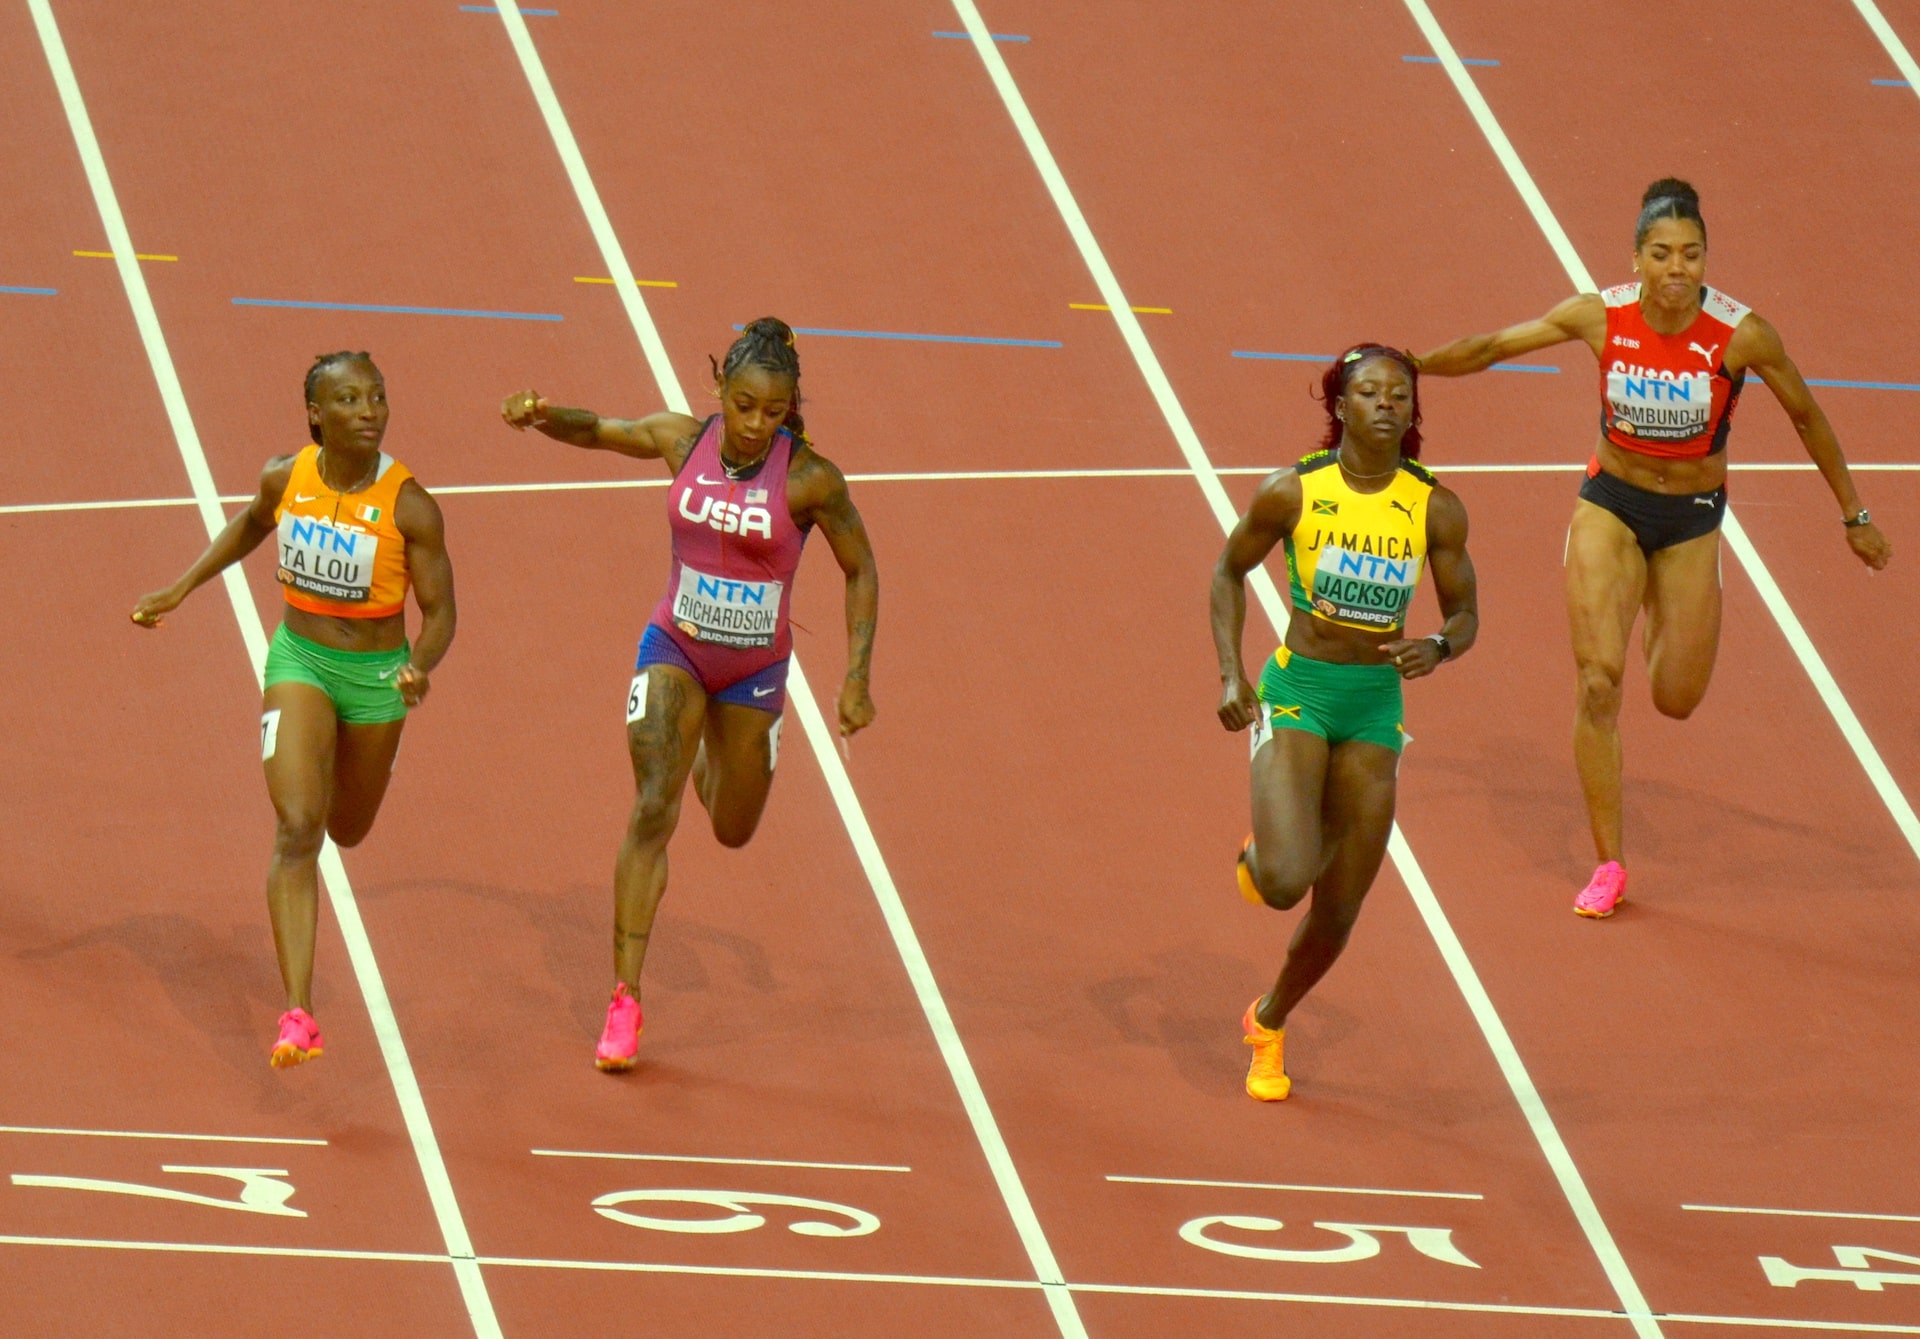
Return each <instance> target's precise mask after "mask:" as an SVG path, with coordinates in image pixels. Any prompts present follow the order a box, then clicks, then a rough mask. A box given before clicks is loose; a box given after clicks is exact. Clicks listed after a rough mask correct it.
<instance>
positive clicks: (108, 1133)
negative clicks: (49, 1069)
mask: <svg viewBox="0 0 1920 1339" xmlns="http://www.w3.org/2000/svg"><path fill="white" fill-rule="evenodd" d="M0 1134H53V1135H81V1136H84V1137H87V1138H91V1139H172V1140H178V1141H180V1142H182V1143H198V1144H306V1145H311V1146H313V1147H316V1148H324V1147H326V1143H327V1141H326V1140H324V1139H288V1138H282V1137H281V1136H279V1135H268V1134H168V1133H166V1132H165V1131H162V1130H68V1129H61V1128H59V1127H56V1126H52V1125H0Z"/></svg>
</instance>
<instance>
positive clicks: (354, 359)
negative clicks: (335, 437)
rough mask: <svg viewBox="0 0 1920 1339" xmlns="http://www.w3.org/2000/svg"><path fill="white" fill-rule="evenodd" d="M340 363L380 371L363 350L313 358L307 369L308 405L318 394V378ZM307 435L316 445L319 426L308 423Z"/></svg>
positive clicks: (369, 355)
mask: <svg viewBox="0 0 1920 1339" xmlns="http://www.w3.org/2000/svg"><path fill="white" fill-rule="evenodd" d="M341 363H365V364H366V365H367V366H368V367H371V368H373V370H374V372H375V373H376V374H378V373H379V371H380V369H379V368H378V367H377V366H375V365H374V361H373V355H372V354H370V353H368V352H367V351H366V350H365V349H360V350H358V351H355V350H351V349H341V350H339V351H338V352H336V353H323V354H321V355H320V356H319V357H317V358H315V359H314V360H313V366H312V367H309V368H308V369H307V403H308V404H312V403H313V397H314V396H315V395H316V394H318V393H319V390H320V378H321V377H322V376H324V375H325V374H326V373H328V372H330V371H332V370H333V369H334V368H335V367H337V366H338V365H339V364H341ZM307 435H308V436H309V437H311V438H313V440H314V442H315V443H318V442H319V441H320V425H319V424H318V423H314V422H311V421H309V422H308V424H307Z"/></svg>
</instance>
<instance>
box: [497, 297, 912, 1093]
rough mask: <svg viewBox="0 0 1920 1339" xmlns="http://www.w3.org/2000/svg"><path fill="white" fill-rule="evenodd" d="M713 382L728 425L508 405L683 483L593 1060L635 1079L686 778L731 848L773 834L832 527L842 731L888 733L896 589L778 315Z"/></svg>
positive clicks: (529, 420) (645, 680)
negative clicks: (812, 433)
mask: <svg viewBox="0 0 1920 1339" xmlns="http://www.w3.org/2000/svg"><path fill="white" fill-rule="evenodd" d="M713 375H714V391H715V393H716V394H717V395H718V397H719V400H720V412H719V413H718V414H715V415H713V416H712V417H710V418H708V419H707V420H705V421H704V422H702V421H701V420H699V419H696V418H690V417H688V416H687V415H685V414H675V413H660V414H653V415H650V416H648V417H646V418H642V419H611V418H601V417H600V416H599V415H598V414H595V413H593V412H592V411H591V410H586V409H563V408H560V407H558V406H554V405H549V404H548V403H547V402H546V400H545V399H543V398H542V397H541V396H540V394H539V393H538V392H537V391H522V392H520V393H519V394H517V395H509V396H508V397H507V399H506V402H505V403H504V404H503V405H502V406H501V408H500V412H501V416H502V417H503V418H505V419H506V421H507V422H508V423H509V424H510V425H511V426H513V427H515V428H529V427H532V428H538V429H539V430H540V431H541V432H543V433H545V434H546V435H547V436H549V437H552V438H554V439H555V440H557V441H562V442H567V443H570V444H571V445H574V446H581V447H587V448H589V449H599V450H606V451H617V452H619V453H620V454H621V455H626V456H632V457H634V458H636V459H640V460H665V461H666V462H667V464H668V466H669V467H670V468H671V469H672V470H673V482H672V483H671V484H670V485H669V486H668V488H667V520H668V524H669V525H670V527H671V528H672V532H673V566H672V569H671V572H670V573H669V576H668V580H667V593H666V598H665V599H663V600H662V601H661V602H660V606H659V608H658V609H656V610H655V611H654V615H653V618H652V621H650V622H649V623H648V625H647V629H646V632H645V634H644V635H643V636H642V637H641V639H640V651H639V655H638V657H637V660H636V663H635V665H634V676H633V682H632V684H631V685H630V686H629V687H628V690H627V749H628V752H629V753H630V754H631V756H632V759H633V777H634V790H635V793H634V801H633V810H632V813H631V815H630V816H629V818H628V820H627V832H626V838H625V840H624V841H623V842H622V843H621V846H620V855H619V859H618V860H617V861H616V863H615V865H614V879H613V881H614V893H613V963H614V975H615V977H616V978H617V982H616V984H615V986H614V990H613V999H612V1000H611V1001H610V1002H609V1004H608V1005H607V1024H606V1029H605V1031H604V1032H603V1033H602V1035H601V1038H600V1044H599V1047H598V1049H597V1050H596V1052H595V1055H594V1063H595V1064H597V1065H599V1067H600V1068H601V1069H604V1070H624V1069H630V1068H632V1066H633V1063H634V1058H635V1056H636V1054H637V1053H638V1050H639V1040H640V1028H641V1014H640V969H641V966H642V964H643V963H644V961H645V959H646V954H647V943H648V940H649V938H650V937H651V936H652V933H653V920H654V915H655V913H656V912H657V911H658V910H659V907H660V898H661V896H662V895H663V894H664V893H665V892H666V889H667V841H668V839H669V838H671V837H672V836H673V831H674V828H675V826H676V825H677V824H678V823H679V821H680V799H681V795H682V793H683V792H684V791H685V790H686V786H687V779H688V778H689V777H691V778H692V779H693V791H694V795H695V796H696V797H697V798H698V799H699V801H700V803H701V804H702V805H703V806H705V808H706V810H707V814H708V816H709V817H710V818H711V819H712V821H713V835H714V836H715V837H716V838H718V839H719V841H720V843H721V845H723V846H734V847H738V846H745V845H746V844H747V842H748V840H749V839H750V838H751V837H752V836H753V833H754V829H755V828H756V827H758V826H759V824H760V815H761V812H762V811H763V810H764V809H765V808H766V804H767V792H768V790H769V788H770V787H771V786H772V784H773V768H774V764H775V762H776V761H777V760H778V759H779V756H780V713H781V709H782V707H783V706H784V705H785V703H786V691H787V662H788V657H789V656H790V655H791V653H792V648H793V635H792V632H791V629H790V628H789V626H788V622H789V619H788V614H789V609H790V604H791V601H792V598H793V578H794V574H795V572H796V571H798V569H799V566H800V551H801V548H802V546H803V545H804V544H805V543H806V538H807V535H808V534H809V533H810V532H811V531H812V530H813V528H814V527H815V526H818V527H819V529H820V532H821V534H822V535H824V536H825V537H826V541H827V545H828V547H830V548H831V549H832V550H833V556H834V559H835V560H836V561H837V562H838V563H839V564H840V570H841V571H842V572H844V573H845V574H846V579H847V601H846V602H847V676H846V681H845V683H844V684H843V685H842V687H841V689H840V702H839V716H840V732H841V734H842V735H850V734H852V733H853V732H854V731H856V730H861V729H864V728H865V727H866V726H867V725H868V724H869V723H870V722H871V721H872V720H873V698H872V697H871V696H870V695H869V693H868V691H867V678H868V668H869V665H870V664H871V661H872V658H873V632H874V621H875V619H876V617H877V615H878V611H879V602H880V583H879V577H878V575H877V573H876V571H875V568H874V562H873V548H872V546H871V545H870V544H869V543H868V542H867V531H866V526H865V525H864V524H863V523H862V522H861V520H860V513H859V512H857V511H855V510H854V507H853V500H852V498H851V497H849V496H848V494H847V481H846V480H845V479H844V478H843V477H842V476H841V474H840V471H839V470H837V469H835V468H834V467H833V465H832V463H831V462H829V461H828V460H827V459H826V458H825V457H824V456H822V455H820V454H819V453H818V452H816V451H815V450H814V449H813V446H812V443H811V442H810V441H809V440H808V438H807V434H806V428H805V426H804V425H803V424H802V422H801V419H800V357H799V354H798V353H797V352H796V350H795V348H794V340H793V331H792V330H790V329H789V328H788V327H787V326H786V325H785V323H783V322H781V321H777V320H774V319H773V318H772V317H766V318H763V319H761V320H758V321H755V322H754V323H753V324H751V325H749V326H748V327H747V328H746V330H745V332H744V333H742V334H741V336H740V338H739V339H737V340H735V341H734V342H733V345H732V347H731V348H729V349H728V350H727V356H726V358H725V359H724V360H723V361H722V362H719V363H716V364H714V370H713Z"/></svg>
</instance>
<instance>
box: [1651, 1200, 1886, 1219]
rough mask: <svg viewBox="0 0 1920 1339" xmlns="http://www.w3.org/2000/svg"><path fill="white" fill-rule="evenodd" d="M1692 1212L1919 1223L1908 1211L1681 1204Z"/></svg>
mask: <svg viewBox="0 0 1920 1339" xmlns="http://www.w3.org/2000/svg"><path fill="white" fill-rule="evenodd" d="M1680 1207H1681V1208H1682V1209H1686V1210H1689V1211H1691V1212H1693V1213H1751V1214H1764V1215H1766V1216H1768V1217H1773V1218H1846V1219H1852V1220H1855V1221H1858V1222H1863V1223H1920V1216H1916V1215H1914V1214H1910V1213H1839V1212H1836V1211H1834V1210H1831V1209H1747V1208H1742V1207H1740V1206H1739V1205H1737V1204H1683V1205H1681V1206H1680Z"/></svg>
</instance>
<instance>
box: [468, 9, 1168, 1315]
mask: <svg viewBox="0 0 1920 1339" xmlns="http://www.w3.org/2000/svg"><path fill="white" fill-rule="evenodd" d="M500 21H501V23H502V25H503V26H504V27H505V28H506V30H507V36H508V38H509V40H510V41H511V42H512V44H513V50H514V55H515V56H516V57H517V58H518V59H519V62H520V68H521V70H522V72H523V73H524V74H525V75H526V79H527V83H528V86H529V87H530V89H531V90H532V93H533V97H534V101H535V103H536V104H538V106H539V108H540V115H541V118H542V120H544V121H545V122H546V127H547V132H548V134H550V135H551V136H552V137H553V143H554V148H555V150H556V151H557V152H558V153H559V156H560V161H561V164H562V166H563V167H564V168H565V170H566V174H567V179H568V181H569V182H570V183H571V185H572V187H573V192H574V195H575V197H576V198H577V199H578V200H579V202H580V209H581V212H582V213H583V214H584V215H585V216H586V221H587V225H588V227H589V229H591V231H592V233H593V237H594V241H595V243H596V244H597V245H598V246H599V249H600V256H601V259H602V260H603V261H604V262H605V264H606V267H607V273H608V274H609V275H611V276H612V277H613V279H614V281H615V282H614V284H613V289H614V292H615V293H617V294H618V295H619V297H620V302H621V305H622V306H623V307H624V308H625V309H626V313H627V320H628V322H629V323H630V324H631V325H632V326H633V331H634V334H635V335H636V336H637V337H638V339H639V341H640V347H641V350H642V351H643V352H644V353H645V355H646V359H647V366H648V367H649V368H650V369H651V370H652V372H653V377H654V380H655V381H656V382H657V383H658V384H659V388H660V394H661V397H662V398H663V399H664V400H665V401H666V403H667V407H668V408H669V409H672V410H675V411H677V412H679V413H683V414H684V413H686V412H688V410H689V408H690V406H689V405H688V403H687V398H686V393H685V392H684V391H683V390H682V389H681V386H680V381H679V378H678V376H677V375H676V374H675V373H674V370H673V362H672V359H671V358H669V357H668V355H667V348H666V344H665V342H664V341H663V340H662V339H661V338H660V332H659V330H658V329H657V328H656V327H655V326H654V323H653V316H652V314H651V313H650V312H649V311H648V310H647V305H646V301H645V299H644V298H643V297H642V296H641V293H640V289H639V288H638V287H637V286H636V285H635V284H634V283H633V267H632V265H630V264H629V263H628V261H627V255H626V251H625V250H624V249H623V248H622V247H621V245H620V239H619V237H618V236H617V235H616V234H615V233H614V231H613V222H612V220H611V219H610V218H609V217H608V216H607V211H606V206H605V205H604V204H603V203H602V202H601V199H600V191H599V188H598V187H597V186H595V185H594V181H593V176H592V174H591V173H590V172H589V171H588V170H587V163H586V159H585V157H583V156H582V154H581V152H580V146H579V143H578V142H577V141H576V140H575V139H574V136H573V128H572V126H571V125H570V124H569V123H568V121H567V115H566V112H565V110H564V109H563V108H562V107H561V106H560V99H559V96H558V95H557V94H556V93H555V92H554V89H553V83H552V81H551V80H550V79H549V78H548V77H547V70H546V66H545V65H544V64H543V63H542V61H541V59H540V52H539V50H538V49H537V48H536V47H535V46H534V44H533V36H532V34H531V33H530V32H529V31H528V30H527V26H526V23H525V21H523V20H522V19H521V17H520V12H519V9H518V6H517V5H516V3H515V0H501V4H500ZM988 44H989V45H991V42H990V41H989V43H988ZM1129 316H1131V313H1129ZM788 663H789V667H790V668H789V670H788V677H789V679H790V681H791V683H792V685H793V690H792V692H791V693H789V695H788V700H789V701H790V702H792V703H793V704H794V709H795V711H796V713H797V714H798V715H799V717H800V721H801V724H802V726H803V727H804V728H805V730H806V733H807V740H808V742H809V744H810V745H811V746H812V748H813V752H814V756H815V758H816V759H817V760H818V761H819V764H820V770H821V772H822V774H823V775H824V776H825V778H826V782H827V789H828V790H829V791H830V792H831V793H832V796H833V802H834V804H835V806H836V807H837V808H838V809H839V811H840V820H841V822H842V824H843V825H844V826H845V827H846V830H847V836H848V838H849V839H850V840H851V841H852V843H853V848H854V851H855V853H856V854H857V855H858V857H859V860H860V866H861V868H862V870H863V871H864V872H865V873H866V876H867V882H868V883H869V884H870V885H871V886H872V888H873V894H874V898H875V900H876V901H877V902H878V903H879V906H880V910H881V914H882V915H883V917H884V918H885V920H886V923H887V929H888V931H889V932H890V933H891V934H892V936H893V942H894V946H895V948H896V949H897V950H898V952H899V954H900V959H901V962H902V964H903V965H904V966H905V968H906V972H907V977H908V980H909V981H910V982H911V983H912V985H913V990H914V994H915V995H916V996H917V997H918V999H919V1002H920V1008H921V1010H922V1012H923V1013H925V1015H926V1018H927V1025H928V1027H929V1028H930V1030H931V1031H932V1033H933V1036H934V1040H935V1042H936V1043H937V1044H938V1046H939V1049H940V1057H941V1059H942V1060H944V1061H945V1062H946V1066H947V1072H948V1073H949V1074H950V1075H951V1076H952V1078H953V1083H954V1087H955V1089H956V1090H957V1091H958V1093H959V1096H960V1102H961V1105H962V1106H963V1107H964V1108H965V1109H966V1113H967V1119H968V1120H969V1121H970V1122H971V1123H972V1125H973V1133H974V1138H975V1140H976V1141H977V1142H978V1143H979V1145H980V1150H981V1153H982V1154H983V1155H984V1156H985V1158H986V1161H987V1165H988V1168H989V1169H990V1170H991V1172H992V1174H993V1179H994V1183H995V1185H996V1186H997V1187H998V1189H999V1191H1000V1198H1001V1200H1002V1201H1003V1202H1004V1203H1005V1205H1006V1208H1007V1213H1008V1216H1009V1217H1010V1218H1011V1219H1012V1220H1013V1225H1014V1229H1015V1230H1016V1232H1017V1233H1018V1234H1019V1237H1020V1241H1021V1245H1022V1246H1024V1247H1025V1249H1026V1252H1027V1258H1028V1260H1029V1261H1030V1262H1031V1263H1032V1265H1033V1269H1034V1274H1035V1276H1036V1277H1037V1278H1038V1279H1039V1281H1040V1284H1041V1285H1042V1291H1043V1293H1044V1295H1045V1296H1046V1299H1047V1303H1048V1305H1049V1307H1050V1308H1051V1309H1052V1312H1053V1318H1054V1323H1055V1324H1056V1325H1057V1326H1058V1327H1059V1330H1060V1333H1061V1334H1062V1336H1063V1337H1064V1339H1085V1336H1086V1328H1085V1326H1083V1325H1082V1324H1081V1321H1080V1312H1079V1309H1078V1307H1076V1306H1075V1304H1074V1300H1073V1295H1072V1294H1071V1293H1070V1292H1068V1291H1067V1289H1066V1286H1065V1279H1064V1278H1063V1276H1062V1274H1061V1271H1060V1266H1059V1264H1058V1263H1057V1262H1056V1261H1055V1259H1054V1255H1053V1247H1052V1246H1051V1245H1050V1244H1049V1243H1048V1241H1047V1236H1046V1232H1045V1230H1044V1229H1043V1228H1042V1227H1041V1226H1040V1219H1039V1216H1038V1215H1037V1214H1036V1213H1035V1212H1034V1209H1033V1204H1032V1201H1031V1200H1029V1199H1028V1198H1027V1189H1026V1186H1025V1185H1024V1184H1023V1183H1022V1182H1021V1179H1020V1173H1019V1171H1018V1170H1017V1169H1016V1168H1015V1167H1014V1165H1013V1156H1012V1154H1011V1153H1010V1152H1009V1151H1008V1149H1007V1144H1006V1140H1005V1138H1004V1137H1003V1136H1002V1135H1001V1133H1000V1125H999V1122H998V1121H996V1120H995V1119H994V1115H993V1111H992V1108H991V1107H990V1106H989V1105H988V1103H987V1095H986V1091H985V1090H984V1089H983V1088H982V1087H981V1085H980V1079H979V1076H978V1075H977V1074H976V1073H975V1072H974V1068H973V1061H972V1060H971V1059H970V1058H969V1057H968V1055H967V1050H966V1046H965V1045H964V1044H963V1043H962V1042H961V1040H960V1033H959V1030H958V1029H957V1028H956V1027H955V1026H954V1022H953V1016H952V1014H951V1013H949V1012H948V1010H947V1002H946V998H945V996H943V995H942V994H941V991H940V985H939V982H937V981H936V980H935V979H934V975H933V967H932V965H931V964H930V963H929V962H928V961H927V955H926V951H925V950H924V949H923V948H922V947H921V944H920V937H919V935H918V933H917V932H916V931H915V930H914V928H913V922H912V920H911V919H910V918H909V917H908V915H907V909H906V904H905V903H904V902H903V901H902V900H901V898H900V891H899V889H898V888H897V887H895V885H894V882H893V874H892V872H891V871H890V870H889V869H888V868H887V863H886V859H885V858H884V857H883V856H882V855H881V853H880V845H879V843H878V842H877V841H876V840H875V839H874V836H873V829H872V828H871V827H870V826H869V825H868V823H867V816H866V812H865V810H864V809H862V807H861V805H860V797H859V796H858V795H857V794H856V793H855V792H854V789H853V782H852V780H851V778H849V777H848V775H847V770H846V766H845V764H844V762H843V761H842V759H841V757H840V754H839V753H838V752H837V751H836V750H835V748H834V742H833V741H834V736H833V731H832V730H831V729H829V728H828V726H827V722H826V718H825V717H824V716H823V715H822V714H821V711H820V706H819V703H818V701H817V700H816V699H815V697H814V695H813V688H812V686H811V685H810V684H809V683H808V682H807V676H806V672H805V671H804V670H803V669H802V668H801V664H800V657H799V656H797V655H796V656H794V657H793V658H792V659H791V660H790V661H789V662H788Z"/></svg>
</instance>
